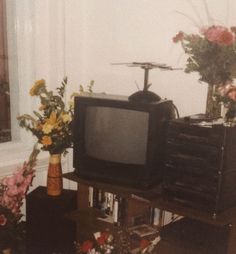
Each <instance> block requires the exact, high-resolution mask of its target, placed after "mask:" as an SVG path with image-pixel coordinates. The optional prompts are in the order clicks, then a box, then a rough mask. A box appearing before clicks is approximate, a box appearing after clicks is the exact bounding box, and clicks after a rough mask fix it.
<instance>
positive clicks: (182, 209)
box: [63, 172, 236, 254]
mask: <svg viewBox="0 0 236 254" xmlns="http://www.w3.org/2000/svg"><path fill="white" fill-rule="evenodd" d="M63 176H64V177H65V178H67V179H69V180H72V181H75V182H77V183H78V190H77V211H76V212H73V213H72V214H71V216H70V218H71V219H74V220H76V221H77V224H78V226H77V228H78V229H79V230H78V232H77V239H78V241H81V240H80V237H81V234H80V232H81V231H82V228H83V227H88V226H91V232H95V231H98V230H102V229H105V228H108V227H109V228H110V229H111V230H115V229H116V228H117V227H116V226H114V224H111V223H103V222H99V221H97V220H96V217H99V216H100V214H99V212H98V211H96V209H92V208H89V202H88V195H89V187H90V186H92V187H95V188H98V189H101V190H104V191H107V192H110V193H115V194H117V195H119V196H121V197H123V198H124V199H126V203H127V204H129V202H131V203H132V202H133V201H134V200H133V199H135V200H136V197H140V200H143V204H146V205H148V206H150V207H157V208H159V209H161V210H162V211H169V212H171V213H174V214H178V215H180V216H183V217H185V218H189V219H194V220H195V221H198V222H199V224H201V223H205V224H206V225H212V226H216V227H218V228H219V230H220V229H221V228H222V227H224V228H225V227H226V228H227V229H228V234H227V237H226V240H225V244H226V250H225V252H224V253H222V254H235V253H236V207H233V208H230V209H227V210H225V211H223V212H222V213H220V214H218V215H217V216H216V217H213V216H212V214H210V213H207V212H204V211H201V210H198V209H194V208H189V207H186V206H184V205H181V203H178V202H174V201H173V200H172V201H170V200H168V199H167V198H166V197H165V195H164V194H163V193H162V191H161V188H160V186H155V187H153V188H151V189H149V190H146V191H145V190H140V189H136V188H130V187H127V186H120V185H115V184H111V183H103V182H97V181H94V180H86V179H82V178H79V177H78V176H77V175H76V174H75V173H74V172H71V173H66V174H64V175H63ZM134 197H135V198H134ZM137 210H138V209H136V203H135V201H134V202H133V204H132V205H130V206H128V210H126V214H125V215H124V216H125V217H124V218H123V219H124V221H125V223H124V224H125V225H127V226H128V225H129V222H130V218H131V217H132V216H134V215H135V211H137ZM195 225H197V224H195ZM193 232H194V229H193ZM193 238H194V237H193ZM83 240H85V239H83ZM183 241H184V239H183ZM206 241H207V239H206ZM159 244H160V249H161V253H162V254H172V253H173V254H178V253H181V254H185V253H187V254H189V253H194V254H195V253H197V254H200V253H199V252H196V251H195V250H192V252H190V251H189V252H188V250H187V252H184V251H182V250H181V249H180V250H179V251H178V250H177V249H175V251H174V252H173V244H171V246H170V245H169V246H168V244H166V243H164V244H162V240H161V241H160V243H159ZM215 244H216V245H217V244H218V243H217V239H216V243H215ZM165 245H166V246H165ZM183 245H184V242H183ZM207 254H211V253H207ZM212 254H213V253H212ZM220 254H221V253H220Z"/></svg>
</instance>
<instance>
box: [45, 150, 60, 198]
mask: <svg viewBox="0 0 236 254" xmlns="http://www.w3.org/2000/svg"><path fill="white" fill-rule="evenodd" d="M62 188H63V186H62V168H61V154H51V155H50V158H49V165H48V175H47V194H48V195H49V196H60V195H61V193H62Z"/></svg>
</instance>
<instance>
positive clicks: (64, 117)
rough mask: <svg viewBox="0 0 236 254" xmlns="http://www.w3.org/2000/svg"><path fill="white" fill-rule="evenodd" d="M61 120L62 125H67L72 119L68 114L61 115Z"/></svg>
mask: <svg viewBox="0 0 236 254" xmlns="http://www.w3.org/2000/svg"><path fill="white" fill-rule="evenodd" d="M61 118H62V121H63V122H64V123H67V122H68V123H69V122H71V120H72V117H71V116H70V115H69V114H62V115H61Z"/></svg>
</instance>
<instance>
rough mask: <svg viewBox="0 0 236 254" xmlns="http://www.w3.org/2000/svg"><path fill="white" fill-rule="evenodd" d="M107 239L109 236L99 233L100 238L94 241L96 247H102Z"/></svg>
mask: <svg viewBox="0 0 236 254" xmlns="http://www.w3.org/2000/svg"><path fill="white" fill-rule="evenodd" d="M108 237H109V234H108V233H106V232H103V233H101V236H99V237H98V238H97V239H96V240H97V243H98V245H104V244H105V243H106V241H107V239H108Z"/></svg>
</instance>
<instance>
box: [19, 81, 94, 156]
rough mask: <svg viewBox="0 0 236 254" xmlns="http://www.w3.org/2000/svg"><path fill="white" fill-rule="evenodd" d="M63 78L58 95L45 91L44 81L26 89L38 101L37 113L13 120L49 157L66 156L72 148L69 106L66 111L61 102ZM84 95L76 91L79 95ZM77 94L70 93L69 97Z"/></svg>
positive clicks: (90, 87) (90, 86) (70, 108)
mask: <svg viewBox="0 0 236 254" xmlns="http://www.w3.org/2000/svg"><path fill="white" fill-rule="evenodd" d="M66 86H67V78H64V80H63V81H62V83H61V86H60V87H58V88H57V91H58V93H57V94H54V93H53V92H52V91H48V89H47V87H46V82H45V80H43V79H41V80H38V81H36V82H35V83H34V84H33V86H32V88H31V89H30V92H29V93H30V95H31V96H38V97H39V99H40V106H39V112H37V111H33V113H34V116H30V115H28V114H24V115H22V116H19V117H18V118H17V119H18V121H19V125H20V126H21V127H23V128H25V129H26V130H29V131H31V132H32V134H33V135H35V136H36V137H37V139H38V143H39V144H41V149H42V150H45V151H49V152H50V154H58V153H64V152H66V149H67V148H69V147H71V146H72V119H73V103H69V106H68V107H66V105H65V102H64V95H65V89H66ZM92 86H93V81H91V83H90V85H89V86H88V92H92ZM81 92H84V89H83V87H82V86H81V87H80V93H81ZM76 94H78V93H73V95H72V97H73V96H74V95H76Z"/></svg>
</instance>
